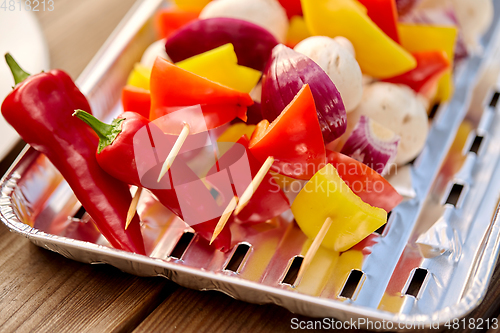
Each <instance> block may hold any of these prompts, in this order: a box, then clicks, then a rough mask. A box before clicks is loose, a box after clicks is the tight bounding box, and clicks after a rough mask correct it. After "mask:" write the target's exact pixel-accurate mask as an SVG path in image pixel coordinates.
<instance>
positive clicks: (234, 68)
mask: <svg viewBox="0 0 500 333" xmlns="http://www.w3.org/2000/svg"><path fill="white" fill-rule="evenodd" d="M176 65H177V66H179V67H180V68H183V69H185V70H187V71H190V72H192V73H194V74H197V75H199V76H202V77H204V78H207V79H209V80H211V81H214V82H217V83H220V84H222V85H225V86H227V87H229V88H232V89H234V90H238V91H241V92H246V93H249V92H250V91H251V90H252V89H253V88H254V87H255V85H256V84H257V82H259V80H260V76H261V73H260V72H259V71H257V70H255V69H252V68H248V67H244V66H239V65H238V58H237V57H236V53H235V52H234V47H233V45H232V44H225V45H223V46H219V47H217V48H215V49H213V50H210V51H207V52H204V53H202V54H198V55H195V56H193V57H191V58H188V59H186V60H183V61H181V62H178V63H177V64H176Z"/></svg>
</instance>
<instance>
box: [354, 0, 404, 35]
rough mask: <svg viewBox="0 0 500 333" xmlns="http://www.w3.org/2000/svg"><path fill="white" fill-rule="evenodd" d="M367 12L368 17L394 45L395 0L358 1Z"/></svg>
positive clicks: (395, 30) (395, 28) (396, 25)
mask: <svg viewBox="0 0 500 333" xmlns="http://www.w3.org/2000/svg"><path fill="white" fill-rule="evenodd" d="M358 1H359V2H361V4H362V5H363V6H365V7H366V10H367V11H368V13H367V14H368V16H369V17H370V18H371V19H372V21H373V22H374V23H375V24H376V25H378V27H379V28H380V29H382V31H383V32H385V34H386V35H387V36H389V37H391V38H392V40H394V41H395V42H396V43H399V35H398V28H397V27H398V10H397V7H396V1H395V0H358Z"/></svg>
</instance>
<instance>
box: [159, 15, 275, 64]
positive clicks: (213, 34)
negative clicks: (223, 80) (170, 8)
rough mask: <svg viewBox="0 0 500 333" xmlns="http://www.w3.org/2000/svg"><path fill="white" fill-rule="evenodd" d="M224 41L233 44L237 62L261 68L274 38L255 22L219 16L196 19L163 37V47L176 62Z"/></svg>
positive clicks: (267, 56) (210, 48) (268, 54)
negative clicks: (165, 39) (164, 41)
mask: <svg viewBox="0 0 500 333" xmlns="http://www.w3.org/2000/svg"><path fill="white" fill-rule="evenodd" d="M227 43H231V44H233V46H234V51H235V52H236V55H237V56H238V64H240V65H242V66H246V67H250V68H253V69H256V70H259V71H262V70H264V67H265V66H266V63H267V60H268V58H269V56H270V55H271V51H272V49H273V47H274V46H275V45H276V44H278V41H277V40H276V38H275V37H274V36H273V35H272V34H271V33H269V32H268V31H267V30H265V29H263V28H261V27H259V26H258V25H255V24H253V23H250V22H246V21H243V20H237V19H233V18H222V17H221V18H212V19H206V20H197V21H194V22H192V23H190V24H188V25H186V26H184V27H182V28H180V29H179V30H177V31H176V32H175V33H174V34H172V35H171V36H170V38H169V39H168V40H167V43H166V44H165V49H166V52H167V53H168V55H169V56H170V57H171V58H172V60H173V61H174V62H179V61H182V60H184V59H187V58H190V57H192V56H195V55H197V54H200V53H203V52H206V51H209V50H212V49H214V48H216V47H218V46H221V45H224V44H227Z"/></svg>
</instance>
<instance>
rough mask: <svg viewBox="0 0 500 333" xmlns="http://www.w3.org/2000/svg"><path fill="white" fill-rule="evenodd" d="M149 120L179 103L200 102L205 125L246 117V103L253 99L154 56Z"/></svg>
mask: <svg viewBox="0 0 500 333" xmlns="http://www.w3.org/2000/svg"><path fill="white" fill-rule="evenodd" d="M150 89H151V112H150V115H149V117H150V120H154V119H157V118H160V117H162V116H164V115H166V114H169V113H171V112H174V111H176V110H178V109H179V107H185V106H191V105H200V106H201V109H202V112H203V116H204V117H205V122H206V126H207V129H212V128H215V127H218V126H220V125H223V124H225V123H228V122H230V121H231V120H233V119H234V118H236V117H238V118H240V119H241V120H243V121H246V119H247V117H246V112H247V106H250V105H252V104H253V100H252V98H251V97H250V95H248V94H247V93H243V92H239V91H236V90H234V89H231V88H229V87H226V86H223V85H221V84H218V83H216V82H213V81H210V80H208V79H205V78H203V77H201V76H198V75H196V74H193V73H191V72H188V71H186V70H184V69H182V68H179V67H177V66H175V65H174V64H172V63H170V62H168V61H167V60H165V59H161V58H157V59H156V61H155V64H154V66H153V71H152V72H151V82H150Z"/></svg>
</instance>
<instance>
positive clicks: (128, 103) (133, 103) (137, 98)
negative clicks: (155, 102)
mask: <svg viewBox="0 0 500 333" xmlns="http://www.w3.org/2000/svg"><path fill="white" fill-rule="evenodd" d="M122 105H123V111H125V112H126V111H133V112H136V113H138V114H140V115H141V116H143V117H144V118H146V119H147V118H149V112H150V110H151V94H150V93H149V90H146V89H142V88H137V87H134V86H125V87H123V90H122Z"/></svg>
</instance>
